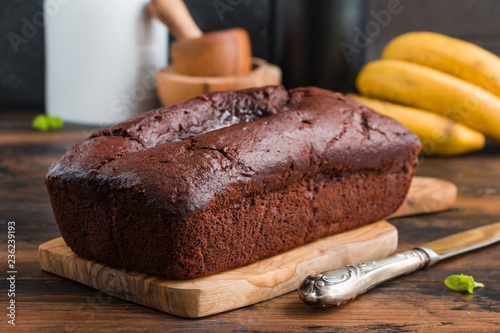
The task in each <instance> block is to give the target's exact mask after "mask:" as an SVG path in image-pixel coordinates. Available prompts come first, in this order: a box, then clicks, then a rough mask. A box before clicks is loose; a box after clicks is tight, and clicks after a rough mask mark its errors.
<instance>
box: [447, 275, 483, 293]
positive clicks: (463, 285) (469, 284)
mask: <svg viewBox="0 0 500 333" xmlns="http://www.w3.org/2000/svg"><path fill="white" fill-rule="evenodd" d="M444 284H445V285H446V286H448V288H450V289H453V290H457V291H468V292H469V293H471V294H472V293H473V290H474V288H483V287H484V284H482V283H479V282H475V281H474V278H473V277H472V276H469V275H463V274H460V275H451V276H448V277H447V278H446V280H444Z"/></svg>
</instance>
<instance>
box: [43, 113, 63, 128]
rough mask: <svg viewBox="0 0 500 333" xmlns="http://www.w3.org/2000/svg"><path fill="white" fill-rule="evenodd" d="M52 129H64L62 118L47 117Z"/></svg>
mask: <svg viewBox="0 0 500 333" xmlns="http://www.w3.org/2000/svg"><path fill="white" fill-rule="evenodd" d="M47 120H48V123H49V127H50V129H58V128H61V127H63V125H64V121H63V120H62V118H61V117H57V116H47Z"/></svg>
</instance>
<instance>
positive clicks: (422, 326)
mask: <svg viewBox="0 0 500 333" xmlns="http://www.w3.org/2000/svg"><path fill="white" fill-rule="evenodd" d="M32 117H33V115H24V116H22V115H21V116H19V115H15V114H3V115H0V226H1V227H0V228H1V229H0V240H1V242H0V244H1V249H0V254H1V262H0V274H1V277H2V279H1V281H0V294H1V298H0V299H1V302H0V303H1V308H2V311H1V312H2V315H1V316H0V332H14V331H19V332H31V331H36V332H45V331H46V332H64V331H67V332H89V331H90V332H98V331H101V332H102V331H105V330H107V331H145V332H153V331H155V332H156V331H168V330H172V331H188V332H191V331H218V332H220V331H284V332H292V331H301V332H304V331H306V332H307V331H309V332H337V331H338V332H348V331H352V332H360V331H380V332H410V331H426V332H431V331H432V332H499V330H500V283H499V281H500V244H496V245H493V246H490V247H488V248H485V249H482V250H478V251H475V252H472V253H468V254H465V255H462V256H460V257H457V258H454V259H450V260H448V261H445V262H441V263H438V264H436V265H435V266H433V267H430V268H428V269H425V270H423V271H419V272H416V273H414V274H411V275H408V276H405V277H402V278H399V279H396V280H393V281H390V282H387V283H384V284H382V285H380V286H379V287H378V288H375V289H373V290H371V291H370V292H368V293H367V294H364V295H362V296H360V297H359V298H358V299H357V300H355V301H353V302H351V303H348V304H346V305H343V306H341V307H338V308H330V309H326V310H318V309H313V308H310V307H308V306H307V305H305V304H304V303H302V302H301V301H300V299H299V298H298V296H297V294H296V293H295V292H292V293H289V294H286V295H283V296H281V297H278V298H275V299H272V300H270V301H267V302H262V303H259V304H255V305H253V306H248V307H245V308H242V309H238V310H234V311H230V312H227V313H222V314H219V315H215V316H211V317H207V318H202V319H184V318H180V317H176V316H172V315H168V314H165V313H162V312H159V311H156V310H152V309H149V308H146V307H144V306H140V305H136V304H134V303H129V302H126V301H123V300H120V299H117V298H113V297H111V296H107V295H106V294H104V293H102V292H99V291H96V290H94V289H92V288H89V287H86V286H84V285H81V284H78V283H75V282H72V281H69V280H66V279H63V278H60V277H58V276H55V275H51V274H49V273H46V272H43V271H41V270H40V266H39V263H38V259H37V258H38V256H37V249H38V246H39V245H40V244H41V243H43V242H45V241H48V240H50V239H53V238H56V237H59V236H60V234H59V231H58V229H57V226H56V223H55V221H54V216H53V214H52V210H51V207H50V203H49V198H48V196H47V192H46V190H45V186H44V177H45V174H46V172H47V169H48V167H49V166H50V164H51V163H53V162H54V161H56V160H57V159H58V158H60V157H61V156H62V155H63V154H64V153H65V151H66V150H67V149H68V148H69V147H70V145H72V144H74V143H76V142H78V141H80V140H83V139H84V138H85V137H86V136H88V134H89V131H90V130H91V128H90V127H80V126H70V125H67V126H66V127H65V128H64V129H63V130H61V131H56V132H50V133H40V132H36V131H34V130H31V129H30V122H29V119H31V118H32ZM417 173H418V175H420V176H430V177H439V178H443V179H447V180H450V181H452V182H454V183H455V184H457V185H458V189H459V197H458V201H457V203H456V206H455V208H454V209H452V210H450V211H447V212H443V213H440V214H434V215H426V216H417V217H411V218H400V219H396V220H393V221H392V222H393V224H394V225H396V227H397V228H398V230H399V235H400V244H399V250H406V249H410V248H412V247H413V246H416V245H419V244H421V243H424V242H426V241H429V240H432V239H435V238H438V237H442V236H445V235H448V234H450V233H454V232H458V231H461V230H465V229H468V228H472V227H476V226H480V225H483V224H487V223H492V222H498V221H500V145H498V144H496V145H494V144H490V145H489V146H488V147H487V148H486V149H485V150H483V151H482V152H478V153H474V154H469V155H466V156H462V157H455V158H426V159H423V160H422V161H421V165H420V166H419V168H418V172H417ZM9 221H15V232H16V234H15V235H16V269H17V274H16V282H15V301H16V303H15V306H16V317H15V318H16V321H15V323H16V326H15V327H14V326H11V325H9V324H8V323H7V320H9V318H8V316H6V314H7V313H8V311H9V310H8V309H6V306H8V305H9V304H8V303H7V302H8V301H9V300H10V297H7V294H8V290H9V288H10V281H8V280H7V275H8V274H7V273H6V272H7V271H8V270H9V269H8V268H7V244H6V243H7V233H8V232H7V228H8V222H9ZM460 273H464V274H469V275H473V276H474V278H475V279H476V280H478V281H480V282H483V283H484V284H485V288H483V289H476V291H475V292H474V294H465V293H459V292H455V291H451V290H449V289H447V288H446V287H445V286H444V284H443V280H444V279H445V278H446V277H447V276H449V275H452V274H460Z"/></svg>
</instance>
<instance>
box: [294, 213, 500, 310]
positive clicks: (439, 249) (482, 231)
mask: <svg viewBox="0 0 500 333" xmlns="http://www.w3.org/2000/svg"><path fill="white" fill-rule="evenodd" d="M498 241H500V222H498V223H493V224H488V225H485V226H482V227H478V228H474V229H471V230H468V231H464V232H461V233H458V234H454V235H451V236H448V237H444V238H441V239H438V240H435V241H432V242H429V243H426V244H424V245H423V246H420V247H417V248H415V249H413V250H411V251H406V252H402V253H397V254H395V255H393V256H392V257H388V258H385V259H381V260H376V261H372V262H368V263H361V264H357V265H352V266H346V267H343V268H338V269H333V270H330V271H326V272H323V273H320V274H317V275H314V276H308V277H307V278H306V279H305V280H304V281H303V282H302V284H301V285H300V287H299V290H298V291H299V297H300V298H301V299H302V300H303V301H304V302H305V303H306V304H309V305H312V306H315V307H329V306H333V305H340V304H342V303H345V302H347V301H349V300H351V299H354V298H355V297H356V296H358V295H360V294H362V293H364V292H366V291H367V290H369V289H371V288H373V287H375V286H376V285H378V284H380V283H382V282H384V281H387V280H389V279H392V278H394V277H397V276H400V275H403V274H408V273H411V272H413V271H416V270H418V269H421V268H423V267H426V266H430V265H432V264H434V263H436V262H438V261H440V260H443V259H446V258H449V257H451V256H454V255H457V254H461V253H464V252H467V251H472V250H476V249H479V248H481V247H485V246H488V245H491V244H493V243H496V242H498Z"/></svg>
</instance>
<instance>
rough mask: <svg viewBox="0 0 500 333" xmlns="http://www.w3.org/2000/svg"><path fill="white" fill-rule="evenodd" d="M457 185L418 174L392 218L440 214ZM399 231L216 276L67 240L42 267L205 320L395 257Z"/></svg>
mask: <svg viewBox="0 0 500 333" xmlns="http://www.w3.org/2000/svg"><path fill="white" fill-rule="evenodd" d="M456 194H457V189H456V186H455V185H454V184H452V183H450V182H447V181H444V180H440V179H434V178H420V177H416V178H414V180H413V182H412V186H411V188H410V191H409V194H408V196H407V198H406V200H405V203H404V204H403V205H402V206H401V208H400V209H399V210H398V211H397V212H396V213H394V214H393V215H392V216H390V217H397V216H406V215H415V214H422V213H430V212H438V211H441V210H445V209H448V208H450V207H451V206H452V205H453V203H454V202H455V199H456ZM397 238H398V236H397V230H396V228H395V227H394V226H393V225H391V224H390V223H388V222H386V221H379V222H375V223H372V224H369V225H366V226H363V227H360V228H357V229H353V230H349V231H346V232H343V233H340V234H337V235H333V236H329V237H325V238H322V239H320V240H317V241H315V242H312V243H309V244H306V245H303V246H300V247H298V248H295V249H292V250H290V251H287V252H285V253H282V254H279V255H276V256H274V257H271V258H267V259H264V260H260V261H258V262H255V263H253V264H250V265H247V266H244V267H239V268H236V269H233V270H229V271H226V272H222V273H219V274H214V275H211V276H207V277H203V278H198V279H191V280H167V279H164V278H161V277H159V276H153V275H148V274H145V273H141V272H137V271H129V270H126V269H120V268H116V267H112V266H109V265H106V264H103V263H100V262H96V261H93V260H87V259H84V258H81V257H78V256H77V255H76V254H74V253H73V252H72V251H71V250H70V248H69V247H67V246H66V243H65V242H64V240H63V239H62V238H57V239H53V240H51V241H48V242H46V243H44V244H42V245H40V248H39V251H38V252H39V258H40V265H41V268H42V269H43V270H45V271H47V272H50V273H54V274H57V275H60V276H62V277H65V278H68V279H71V280H74V281H77V282H80V283H83V284H85V285H87V286H90V287H93V288H96V289H99V290H102V291H104V292H105V293H107V294H110V295H113V296H115V297H118V298H122V299H125V300H128V301H131V302H135V303H138V304H142V305H145V306H149V307H152V308H155V309H157V310H160V311H164V312H167V313H171V314H175V315H179V316H183V317H204V316H208V315H212V314H216V313H220V312H223V311H228V310H232V309H236V308H239V307H243V306H246V305H250V304H254V303H257V302H261V301H265V300H268V299H271V298H273V297H277V296H280V295H282V294H285V293H288V292H290V291H293V290H295V289H297V288H298V286H299V284H300V283H301V282H302V280H303V279H304V278H305V277H306V276H307V275H310V274H317V273H320V272H322V271H325V270H328V269H333V268H338V267H342V266H345V265H348V264H354V263H358V262H364V261H371V260H375V259H379V258H383V257H385V256H388V255H390V254H392V253H393V252H394V251H395V250H396V247H397Z"/></svg>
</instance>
